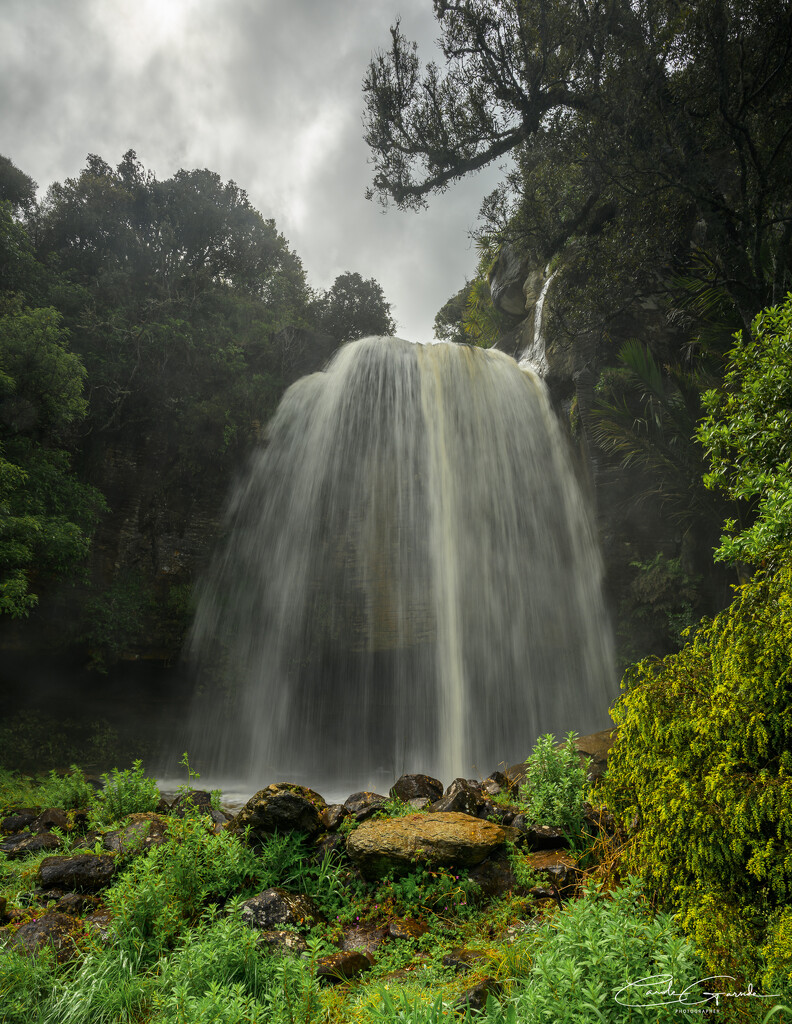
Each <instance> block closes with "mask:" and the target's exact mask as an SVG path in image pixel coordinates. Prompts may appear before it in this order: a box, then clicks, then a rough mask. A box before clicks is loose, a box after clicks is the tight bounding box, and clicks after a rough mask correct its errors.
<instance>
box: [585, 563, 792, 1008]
mask: <svg viewBox="0 0 792 1024" xmlns="http://www.w3.org/2000/svg"><path fill="white" fill-rule="evenodd" d="M622 685H623V687H624V688H625V689H626V692H625V693H624V695H623V696H622V698H621V700H620V701H619V703H618V704H617V706H616V708H615V710H614V712H613V717H614V720H615V721H616V722H618V724H619V726H620V730H619V735H618V739H617V742H616V744H615V746H614V748H613V750H612V751H611V755H610V758H609V766H608V774H607V776H606V779H605V788H604V794H605V799H606V801H607V802H608V803H609V805H610V806H611V808H612V809H613V810H614V812H615V813H616V814H617V815H618V816H619V817H620V818H621V820H622V822H623V823H624V825H625V826H626V827H627V828H628V829H629V831H630V832H631V838H630V842H629V843H628V844H627V846H626V848H625V852H624V860H625V861H626V865H627V867H628V870H631V871H634V872H639V873H640V874H641V875H642V876H643V877H644V879H645V880H646V883H647V885H648V886H650V887H651V889H652V890H653V891H655V892H656V893H657V894H658V896H659V897H660V899H661V900H664V901H665V902H666V903H667V904H669V905H675V906H676V907H678V908H679V910H680V911H681V919H682V921H683V922H684V925H685V928H686V929H687V931H688V933H689V934H690V935H692V936H693V937H694V939H695V940H696V941H697V943H699V944H700V946H701V948H702V950H703V951H704V956H705V958H706V960H707V964H708V966H709V968H710V969H711V970H712V971H713V972H714V973H728V974H736V975H737V976H738V977H739V976H740V975H742V976H743V977H746V978H747V981H751V982H753V983H754V984H757V985H758V984H759V982H760V981H761V978H760V976H759V974H760V972H761V970H762V968H763V962H762V958H761V956H760V955H759V953H758V950H759V948H760V947H761V946H762V944H763V942H769V943H770V944H771V945H772V950H771V949H770V948H769V947H768V949H767V950H766V954H765V955H766V956H767V957H769V961H768V962H772V964H774V965H775V964H778V965H780V964H782V963H785V962H786V963H789V960H790V954H791V953H792V949H790V946H789V931H790V930H789V927H788V917H785V916H784V913H785V909H786V908H788V907H789V904H790V897H792V563H787V564H786V565H785V566H783V567H782V568H781V569H779V570H778V571H777V572H776V573H775V574H773V575H769V576H764V575H760V576H758V577H756V578H755V579H754V580H752V581H751V582H750V583H749V584H747V585H745V586H743V587H740V588H739V589H738V590H737V593H736V597H735V599H734V601H733V603H732V604H731V606H730V607H729V608H727V609H726V611H724V612H722V613H721V614H720V615H718V616H717V618H715V619H714V620H713V621H712V622H704V623H703V624H702V625H701V626H700V627H699V629H698V630H697V631H696V633H695V635H694V636H693V638H692V640H691V641H690V642H689V643H688V644H687V646H686V647H685V648H684V649H683V650H682V651H681V652H680V653H679V654H675V655H669V656H668V657H667V658H665V659H663V660H662V661H659V660H656V659H650V660H646V661H643V662H641V663H640V664H638V665H636V666H634V667H633V668H632V669H631V670H630V671H628V673H627V675H626V676H625V680H624V682H623V684H622ZM779 915H781V918H780V923H779V925H778V927H777V928H776V929H775V931H773V930H772V929H768V925H769V923H770V922H773V921H776V920H779ZM784 922H786V923H784ZM771 932H772V934H771ZM785 935H786V936H787V938H786V940H784V936H785ZM773 936H775V938H774V937H773ZM784 941H786V943H787V946H786V950H784V949H783V948H781V947H779V945H778V943H779V942H784ZM774 971H775V975H777V974H778V970H776V969H775V968H774ZM773 991H774V990H773Z"/></svg>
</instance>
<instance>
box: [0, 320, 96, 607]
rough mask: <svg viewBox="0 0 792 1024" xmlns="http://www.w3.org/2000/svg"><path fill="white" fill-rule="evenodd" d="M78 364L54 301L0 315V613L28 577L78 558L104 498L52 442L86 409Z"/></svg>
mask: <svg viewBox="0 0 792 1024" xmlns="http://www.w3.org/2000/svg"><path fill="white" fill-rule="evenodd" d="M84 377H85V368H84V367H83V365H82V363H81V362H80V360H79V358H78V357H77V356H76V355H75V354H74V353H73V352H70V351H69V349H68V344H67V335H66V332H65V331H64V330H63V329H62V327H61V317H60V316H59V314H58V313H57V312H56V311H55V310H54V309H27V308H23V307H21V306H20V305H19V304H18V303H16V304H13V308H10V309H9V312H6V313H5V315H3V316H0V512H2V516H0V613H3V612H4V613H6V614H8V615H11V616H12V617H14V618H18V617H20V616H24V615H27V614H28V613H29V611H30V609H31V608H32V607H33V606H34V605H35V604H36V603H37V601H38V596H37V594H36V593H35V592H33V591H32V590H31V584H32V581H33V578H34V576H38V577H39V578H42V577H46V576H47V575H49V576H52V577H55V578H60V577H63V576H65V575H67V574H69V573H70V572H71V571H73V570H74V569H75V568H76V567H77V566H78V565H79V564H80V562H81V561H83V560H84V558H85V556H86V554H87V552H88V548H89V545H90V540H91V534H92V533H93V530H94V527H95V526H96V523H97V520H98V517H99V514H100V512H101V511H103V510H104V508H105V505H104V499H103V498H102V496H101V495H100V494H99V492H98V491H96V490H95V489H94V488H93V487H90V486H88V485H86V484H83V483H81V482H80V481H78V480H77V478H76V477H75V476H74V475H73V473H72V471H71V465H70V459H69V455H68V454H67V452H66V451H64V450H62V449H61V448H60V447H58V446H59V445H60V444H62V443H65V441H66V436H67V433H68V431H69V430H70V429H71V428H72V427H73V425H74V424H75V423H77V422H78V421H79V420H81V419H82V418H83V417H84V416H85V413H86V408H87V406H86V403H85V399H84V398H83V394H82V391H83V380H84Z"/></svg>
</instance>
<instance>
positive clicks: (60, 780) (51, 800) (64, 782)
mask: <svg viewBox="0 0 792 1024" xmlns="http://www.w3.org/2000/svg"><path fill="white" fill-rule="evenodd" d="M94 797H95V790H94V788H93V786H92V785H91V784H90V782H88V781H87V780H86V778H85V775H83V772H82V769H81V768H78V767H77V765H76V764H73V765H72V766H71V770H70V772H69V774H68V775H58V773H57V772H56V771H54V770H51V771H50V773H49V778H48V779H47V781H46V782H45V783H44V784H43V785H42V787H41V789H40V790H39V792H38V799H37V803H38V804H40V806H42V807H63V808H66V809H68V808H77V807H85V808H87V807H89V806H90V805H91V804H92V803H93V801H94Z"/></svg>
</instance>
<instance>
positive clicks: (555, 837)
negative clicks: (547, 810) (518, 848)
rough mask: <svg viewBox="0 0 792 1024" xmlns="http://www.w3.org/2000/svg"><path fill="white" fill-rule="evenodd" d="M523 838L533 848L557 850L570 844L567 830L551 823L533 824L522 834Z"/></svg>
mask: <svg viewBox="0 0 792 1024" xmlns="http://www.w3.org/2000/svg"><path fill="white" fill-rule="evenodd" d="M522 838H523V839H524V841H525V843H526V845H527V846H529V847H530V848H531V849H532V850H555V849H558V848H559V847H568V846H569V839H568V838H567V834H566V832H565V831H564V830H563V829H562V828H554V827H553V826H551V825H531V826H529V828H527V829H526V830H525V832H524V833H523V834H522Z"/></svg>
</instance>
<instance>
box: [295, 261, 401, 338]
mask: <svg viewBox="0 0 792 1024" xmlns="http://www.w3.org/2000/svg"><path fill="white" fill-rule="evenodd" d="M390 309H391V307H390V303H389V302H386V301H385V295H384V293H383V291H382V286H381V285H379V284H378V283H377V282H376V281H375V280H374V278H373V277H371V278H369V279H368V280H364V279H363V278H362V277H361V275H360V274H358V273H353V272H352V271H349V270H348V271H347V272H346V273H344V274H339V275H338V277H337V278H336V279H335V281H334V282H333V284H332V286H331V287H330V288H329V289H328V290H327V291H325V292H322V293H321V294H320V295H318V296H317V298H316V300H315V302H314V306H313V320H314V323H315V325H316V326H317V327H318V329H319V330H321V331H325V332H326V333H327V334H329V335H330V336H331V337H332V338H334V339H335V340H336V341H338V342H344V341H357V340H358V339H359V338H365V337H367V336H368V335H392V334H393V333H394V332H395V330H396V323H395V321H394V319H393V317H392V316H391V315H390Z"/></svg>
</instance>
